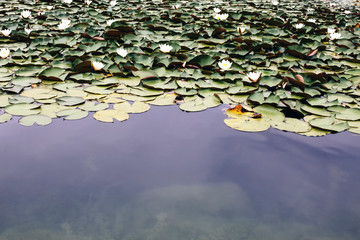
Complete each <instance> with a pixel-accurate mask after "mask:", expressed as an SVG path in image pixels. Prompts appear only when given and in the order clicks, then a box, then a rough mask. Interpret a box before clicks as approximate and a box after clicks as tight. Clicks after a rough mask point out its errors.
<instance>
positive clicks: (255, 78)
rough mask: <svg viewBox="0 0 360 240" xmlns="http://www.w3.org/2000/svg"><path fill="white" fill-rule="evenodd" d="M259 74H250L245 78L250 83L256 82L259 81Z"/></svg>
mask: <svg viewBox="0 0 360 240" xmlns="http://www.w3.org/2000/svg"><path fill="white" fill-rule="evenodd" d="M261 74H262V73H261V72H250V73H248V74H247V75H246V76H247V77H248V78H249V80H250V81H252V82H257V81H259V79H260V77H261Z"/></svg>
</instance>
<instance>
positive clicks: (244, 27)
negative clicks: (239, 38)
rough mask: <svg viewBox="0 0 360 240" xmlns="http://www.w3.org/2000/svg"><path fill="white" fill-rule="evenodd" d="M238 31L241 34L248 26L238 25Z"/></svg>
mask: <svg viewBox="0 0 360 240" xmlns="http://www.w3.org/2000/svg"><path fill="white" fill-rule="evenodd" d="M237 31H238V33H239V34H240V35H241V34H243V33H244V32H245V31H246V26H240V27H237Z"/></svg>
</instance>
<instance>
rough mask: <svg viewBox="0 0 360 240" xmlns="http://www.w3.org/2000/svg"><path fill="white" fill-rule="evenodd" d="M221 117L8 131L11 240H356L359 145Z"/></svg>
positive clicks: (1, 221)
mask: <svg viewBox="0 0 360 240" xmlns="http://www.w3.org/2000/svg"><path fill="white" fill-rule="evenodd" d="M224 118H225V116H224V114H223V112H222V111H221V109H220V108H215V109H210V110H208V111H205V112H201V113H196V114H190V113H183V112H181V111H179V110H178V109H176V107H166V108H161V107H153V108H151V110H150V111H149V112H147V113H144V114H140V115H132V116H131V119H129V120H128V121H126V122H122V123H116V124H104V123H100V122H97V121H95V120H93V119H92V118H87V119H85V120H81V121H62V120H59V119H58V120H56V121H55V122H54V123H53V124H51V125H49V126H46V127H22V126H20V125H18V124H17V123H16V122H15V121H12V122H10V123H8V124H4V125H0V132H1V135H2V137H1V145H0V151H1V155H0V156H1V158H0V159H1V160H0V239H1V240H43V239H44V240H45V239H46V240H60V239H61V240H83V239H84V240H85V239H89V240H90V239H91V240H92V239H94V240H95V239H102V240H185V239H186V240H192V239H193V240H272V239H274V240H282V239H283V240H298V239H299V240H310V239H311V240H320V239H321V240H322V239H324V240H325V239H326V240H335V239H336V240H338V239H342V240H347V239H349V240H350V239H351V240H357V239H360V229H359V226H360V191H359V188H358V186H359V184H360V174H359V172H360V163H359V153H358V141H359V137H357V136H355V135H353V134H350V133H340V134H335V135H329V136H326V137H321V138H309V137H303V136H299V135H295V134H292V133H286V132H280V131H277V130H270V131H267V132H262V133H249V134H248V133H244V132H239V131H235V130H232V129H230V128H228V127H226V126H225V125H224V124H223V123H222V121H223V119H224Z"/></svg>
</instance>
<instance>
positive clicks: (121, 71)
mask: <svg viewBox="0 0 360 240" xmlns="http://www.w3.org/2000/svg"><path fill="white" fill-rule="evenodd" d="M357 4H358V3H357V2H356V1H339V2H333V1H303V2H298V1H280V2H277V1H275V0H274V1H225V2H223V1H215V2H213V1H155V0H154V1H139V0H132V1H115V0H113V1H105V0H98V1H83V0H81V1H80V0H78V1H76V0H73V1H71V0H63V1H50V0H48V1H41V0H40V1H39V0H36V1H33V0H31V1H15V0H9V1H3V2H1V3H0V9H1V10H0V30H1V35H0V58H1V59H0V90H1V95H0V107H1V108H3V114H1V115H0V122H1V123H4V122H7V121H10V120H11V119H12V117H13V116H20V119H19V123H20V124H22V125H25V126H31V125H33V124H35V123H36V124H38V125H47V124H50V123H51V122H52V119H54V118H64V119H66V120H74V119H81V118H85V117H87V116H88V114H89V112H95V113H94V114H93V117H94V118H95V119H97V120H99V121H103V122H113V121H114V119H115V120H117V121H124V120H126V119H128V118H129V114H132V113H141V112H145V111H147V110H149V108H150V105H173V104H179V107H180V109H182V110H184V111H202V110H205V109H207V108H211V107H216V106H219V105H221V104H227V105H230V107H229V109H228V110H227V111H226V114H227V116H228V117H229V118H228V119H225V124H227V125H228V126H230V127H232V128H234V129H238V130H242V131H264V130H267V129H268V128H269V127H274V128H277V129H280V130H284V131H290V132H297V133H300V134H303V135H307V136H321V135H326V134H328V133H331V132H341V131H346V130H348V131H350V132H354V133H360V104H359V101H360V89H359V83H360V68H359V67H360V55H359V46H360V28H359V27H360V21H359V19H360V13H359V11H358V7H357Z"/></svg>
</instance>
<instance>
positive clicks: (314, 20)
mask: <svg viewBox="0 0 360 240" xmlns="http://www.w3.org/2000/svg"><path fill="white" fill-rule="evenodd" d="M307 21H308V22H311V23H315V22H316V19H314V18H310V19H308V20H307Z"/></svg>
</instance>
